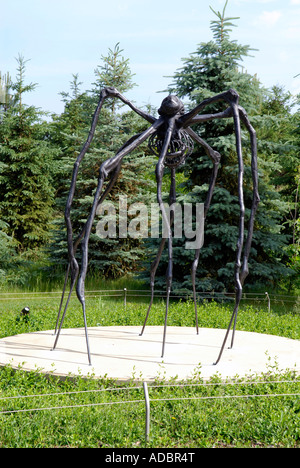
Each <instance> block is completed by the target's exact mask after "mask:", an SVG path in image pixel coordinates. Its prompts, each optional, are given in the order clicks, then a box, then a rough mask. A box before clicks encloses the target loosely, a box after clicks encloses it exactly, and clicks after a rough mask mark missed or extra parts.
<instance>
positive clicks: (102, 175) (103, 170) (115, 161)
mask: <svg viewBox="0 0 300 468" xmlns="http://www.w3.org/2000/svg"><path fill="white" fill-rule="evenodd" d="M160 123H161V121H159V120H158V121H157V122H155V124H153V125H152V126H151V127H150V128H148V129H147V130H145V131H144V132H143V133H141V134H139V135H137V136H135V137H132V138H131V139H130V140H129V142H127V143H126V144H125V145H124V146H123V147H122V148H123V149H121V150H120V151H118V153H117V154H116V155H115V156H113V157H112V158H109V159H107V160H106V161H105V162H104V163H103V164H102V165H101V167H100V171H99V179H98V186H97V189H96V193H95V196H94V201H93V205H92V209H91V212H90V215H89V217H88V220H87V222H86V224H85V226H84V229H83V231H82V232H81V234H80V236H78V238H77V240H76V242H75V243H74V244H73V243H72V246H71V247H72V251H73V254H74V258H75V252H76V249H77V247H78V244H79V242H80V241H81V240H82V244H81V247H82V261H81V270H80V275H79V278H78V281H77V285H76V293H77V297H78V299H79V301H80V303H81V305H82V311H83V317H84V326H85V336H86V344H87V352H88V358H89V364H90V365H91V356H90V350H89V341H88V333H87V322H86V305H85V278H86V273H87V267H88V242H89V238H90V233H91V229H92V225H93V221H94V218H95V215H96V211H97V208H98V206H99V204H100V203H102V202H103V200H104V198H105V197H106V196H107V195H108V193H109V192H110V190H111V189H112V187H113V185H114V184H115V182H116V180H117V176H118V174H119V172H120V167H121V162H122V160H123V158H124V156H126V155H127V154H128V153H130V152H132V151H133V150H134V149H135V148H137V147H138V146H139V145H140V144H141V143H143V141H145V140H146V139H147V138H148V137H149V136H150V135H151V134H152V133H154V132H155V131H156V129H157V127H159V125H160ZM110 173H112V176H111V180H110V182H109V184H108V186H107V188H106V190H105V192H104V193H103V195H102V197H101V198H100V195H101V192H102V188H103V183H104V180H105V179H106V177H107V176H108V175H109V174H110ZM76 263H77V262H76ZM70 269H71V275H72V268H70ZM78 274H79V267H78V269H77V270H76V274H75V275H73V277H72V276H71V287H70V293H69V297H68V301H67V304H66V306H65V310H64V313H63V316H62V319H61V322H60V326H59V330H58V333H57V335H56V340H55V343H54V346H53V349H55V347H56V345H57V342H58V338H59V335H60V331H61V329H62V325H63V321H64V318H65V314H66V310H67V307H68V303H69V300H70V296H71V293H72V290H73V288H74V285H75V282H76V279H77V277H78Z"/></svg>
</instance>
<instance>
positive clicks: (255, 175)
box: [239, 107, 260, 284]
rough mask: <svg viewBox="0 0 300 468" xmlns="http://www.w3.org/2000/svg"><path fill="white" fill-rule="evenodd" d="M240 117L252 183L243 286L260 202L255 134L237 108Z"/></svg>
mask: <svg viewBox="0 0 300 468" xmlns="http://www.w3.org/2000/svg"><path fill="white" fill-rule="evenodd" d="M239 112H240V117H241V120H242V122H243V123H244V124H245V126H246V128H247V130H248V132H249V134H250V141H251V172H252V183H253V195H252V206H251V213H250V219H249V224H248V235H247V239H246V243H245V249H244V257H243V265H242V271H241V283H242V284H244V281H245V279H246V277H247V275H248V272H249V269H248V259H249V254H250V249H251V243H252V237H253V228H254V218H255V214H256V210H257V207H258V204H259V202H260V198H259V193H258V169H257V141H256V132H255V130H254V128H253V127H252V125H251V123H250V121H249V118H248V116H247V113H246V111H245V109H243V108H242V107H239Z"/></svg>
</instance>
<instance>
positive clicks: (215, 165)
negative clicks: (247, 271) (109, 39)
mask: <svg viewBox="0 0 300 468" xmlns="http://www.w3.org/2000/svg"><path fill="white" fill-rule="evenodd" d="M186 131H187V132H188V134H189V135H190V136H191V138H193V140H194V141H196V142H197V143H199V144H200V145H201V146H202V147H203V148H204V150H205V152H206V154H207V155H208V156H209V158H210V159H211V160H212V162H213V170H212V174H211V178H210V183H209V188H208V192H207V196H206V200H205V203H204V221H205V219H206V215H207V212H208V210H209V207H210V204H211V199H212V196H213V192H214V188H215V185H216V179H217V175H218V169H219V164H220V159H221V155H220V153H218V152H217V151H215V150H213V149H212V148H211V147H210V146H209V145H208V144H207V143H206V141H204V140H202V138H200V137H199V136H198V135H197V133H195V132H194V131H193V130H192V129H191V128H189V127H188V128H186ZM199 257H200V249H196V250H195V257H194V261H193V264H192V284H193V296H194V306H195V319H196V331H197V334H198V333H199V327H198V312H197V300H196V272H197V268H198V264H199Z"/></svg>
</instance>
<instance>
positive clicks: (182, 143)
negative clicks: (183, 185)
mask: <svg viewBox="0 0 300 468" xmlns="http://www.w3.org/2000/svg"><path fill="white" fill-rule="evenodd" d="M163 145H164V137H163V136H161V135H160V134H159V133H158V132H155V133H154V134H153V135H152V136H151V137H150V138H149V142H148V146H149V148H150V150H151V151H152V153H153V154H155V155H156V156H158V157H159V156H160V154H161V151H162V149H163ZM193 149H194V142H193V140H192V139H191V137H190V136H189V135H188V133H187V132H185V131H184V130H180V131H178V132H176V135H174V136H172V139H171V141H170V144H169V147H168V150H167V154H166V157H165V160H164V165H165V166H167V167H178V166H179V165H181V164H184V163H185V160H186V158H187V157H188V156H189V155H190V154H191V153H192V152H193Z"/></svg>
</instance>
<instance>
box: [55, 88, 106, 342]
mask: <svg viewBox="0 0 300 468" xmlns="http://www.w3.org/2000/svg"><path fill="white" fill-rule="evenodd" d="M108 97H109V95H108V93H107V92H106V91H105V90H103V91H101V93H100V98H99V102H98V105H97V108H96V110H95V113H94V116H93V119H92V124H91V128H90V131H89V134H88V137H87V140H86V142H85V144H84V145H83V147H82V150H81V152H80V154H79V155H78V157H77V159H76V162H75V164H74V167H73V173H72V180H71V186H70V190H69V195H68V199H67V203H66V208H65V223H66V227H67V244H68V257H69V262H68V267H67V271H66V276H65V282H64V287H63V291H62V296H61V301H60V306H59V311H58V315H57V321H56V327H55V332H54V334H56V332H57V327H58V323H59V319H60V314H61V310H62V305H63V301H64V296H65V291H66V287H67V282H68V278H69V274H70V273H71V285H70V290H69V296H68V299H67V304H66V306H65V311H64V312H66V309H67V307H68V304H69V301H70V298H71V294H72V291H73V288H74V285H75V282H76V279H77V276H78V272H79V267H78V263H77V261H76V259H75V252H74V244H73V226H72V221H71V207H72V203H73V199H74V194H75V188H76V181H77V177H78V172H79V166H80V163H81V161H82V160H83V158H84V156H85V154H86V152H87V151H88V149H89V147H90V144H91V142H92V140H93V137H94V133H95V130H96V126H97V123H98V120H99V115H100V111H101V109H102V106H103V103H104V101H105V99H107V98H108ZM53 349H54V348H53Z"/></svg>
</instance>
